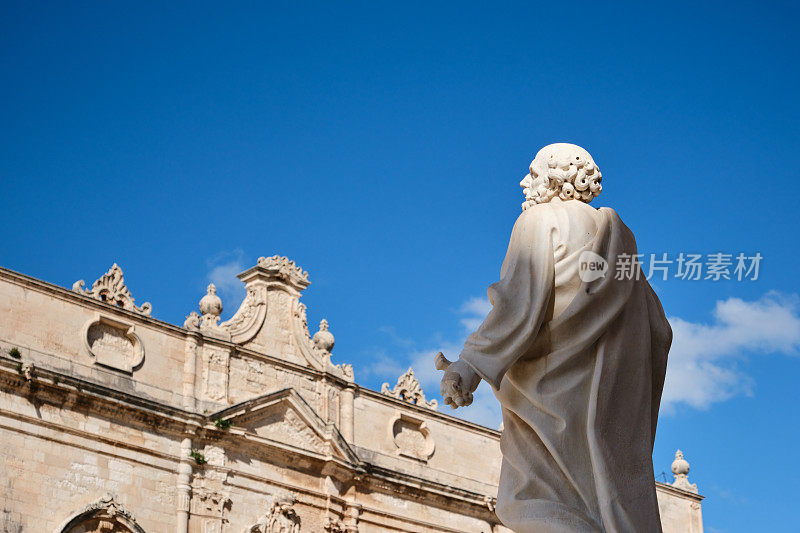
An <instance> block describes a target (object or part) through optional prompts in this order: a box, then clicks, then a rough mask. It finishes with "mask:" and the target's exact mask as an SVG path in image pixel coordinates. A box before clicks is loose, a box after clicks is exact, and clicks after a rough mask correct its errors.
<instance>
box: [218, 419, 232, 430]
mask: <svg viewBox="0 0 800 533" xmlns="http://www.w3.org/2000/svg"><path fill="white" fill-rule="evenodd" d="M214 425H215V426H217V427H218V428H219V429H221V430H226V429H228V428H229V427H231V426H232V425H233V422H232V421H231V420H223V419H222V418H217V419H216V420H214Z"/></svg>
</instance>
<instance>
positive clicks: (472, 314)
mask: <svg viewBox="0 0 800 533" xmlns="http://www.w3.org/2000/svg"><path fill="white" fill-rule="evenodd" d="M491 310H492V304H491V303H490V302H489V299H488V298H477V297H472V298H470V299H469V300H467V301H466V302H464V304H463V305H462V306H461V313H462V314H465V315H467V316H465V317H464V318H462V319H461V325H462V326H464V329H466V330H468V331H469V332H470V333H472V332H473V331H475V330H476V329H478V326H480V325H481V322H483V319H484V318H486V315H488V314H489V311H491Z"/></svg>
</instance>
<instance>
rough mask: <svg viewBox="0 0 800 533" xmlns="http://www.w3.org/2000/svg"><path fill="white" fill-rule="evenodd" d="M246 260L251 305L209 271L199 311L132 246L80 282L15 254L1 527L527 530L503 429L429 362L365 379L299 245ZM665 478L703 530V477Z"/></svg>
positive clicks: (5, 283) (4, 345) (7, 331)
mask: <svg viewBox="0 0 800 533" xmlns="http://www.w3.org/2000/svg"><path fill="white" fill-rule="evenodd" d="M239 277H240V279H242V281H243V282H244V283H245V284H246V288H247V297H246V299H245V301H244V302H243V303H242V304H241V307H240V309H239V311H238V312H237V313H236V314H235V315H234V317H233V318H232V319H231V320H229V321H227V322H220V320H219V312H220V311H221V308H222V304H221V302H218V297H216V295H215V294H214V291H213V290H212V289H211V288H209V291H208V295H206V296H205V297H204V298H203V300H202V301H201V304H200V311H201V313H202V315H199V314H192V315H190V316H189V317H188V318H187V321H186V323H185V324H184V325H183V327H179V326H176V325H172V324H168V323H165V322H162V321H159V320H157V319H155V318H153V317H152V316H150V315H149V314H148V313H149V312H150V309H149V306H146V305H142V306H137V305H134V304H133V299H132V297H131V296H130V291H129V290H128V288H127V287H125V285H124V283H122V274H121V269H119V267H116V266H115V267H114V268H112V270H111V271H109V273H108V274H106V275H105V276H104V277H103V278H101V279H100V280H98V282H97V283H95V284H93V287H92V288H91V289H86V288H81V287H80V286H78V287H77V288H76V289H75V290H70V289H66V288H61V287H56V286H53V285H51V284H48V283H45V282H42V281H39V280H35V279H32V278H29V277H26V276H24V275H21V274H17V273H14V272H10V271H8V270H5V269H2V268H0V468H2V470H1V471H0V509H2V510H3V511H2V512H3V514H2V515H0V530H2V531H10V532H15V533H18V532H23V531H25V532H27V531H36V532H37V533H38V532H49V531H53V532H57V533H61V532H70V533H73V532H76V531H81V532H90V531H104V530H107V529H108V528H109V527H124V528H127V530H130V531H135V532H137V533H140V532H141V531H147V532H167V531H177V532H178V533H189V532H192V533H194V532H196V533H215V532H216V533H223V532H236V533H241V532H242V531H245V530H246V531H251V530H253V531H259V532H261V533H266V532H267V531H270V532H273V531H274V529H269V528H270V527H273V528H274V527H275V526H274V524H275V523H276V521H277V522H280V523H282V524H284V525H286V524H289V525H288V526H287V527H290V528H291V527H293V526H291V524H300V525H301V529H300V531H325V532H329V533H344V532H349V533H356V532H389V531H402V532H450V533H456V532H457V533H465V532H466V533H478V532H485V533H490V532H491V533H498V532H504V531H507V530H505V529H504V528H502V527H501V526H499V525H498V521H497V518H496V516H495V515H494V512H493V510H494V496H495V494H496V487H497V482H498V476H499V471H500V460H501V455H500V449H499V436H500V433H499V432H497V431H495V430H493V429H489V428H484V427H481V426H478V425H475V424H472V423H469V422H465V421H463V420H459V419H457V418H454V417H452V416H449V415H448V414H445V413H442V412H439V411H438V410H437V409H436V408H435V407H436V406H435V404H434V403H433V402H429V401H428V400H426V399H425V397H424V393H423V391H422V390H421V387H419V383H418V382H417V381H416V378H414V376H413V372H411V371H409V372H408V373H407V374H406V375H404V376H402V377H401V379H400V380H399V381H398V385H397V386H395V387H394V389H391V390H389V389H388V388H387V389H385V390H383V391H382V392H377V391H372V390H369V389H365V388H363V387H360V386H359V385H358V384H357V383H356V382H355V376H354V374H353V370H352V367H350V366H349V365H346V364H334V362H333V361H332V359H333V356H332V353H331V350H332V349H333V344H334V341H333V336H332V334H331V333H330V332H329V331H328V325H327V323H326V322H325V323H323V324H321V325H320V328H319V331H318V332H316V333H315V334H314V335H311V333H310V331H309V328H308V324H307V322H306V315H305V307H304V306H303V304H302V303H301V301H300V295H301V292H302V290H303V289H304V288H305V286H307V285H308V279H307V275H306V274H305V273H304V272H302V271H301V270H299V268H298V267H296V265H294V264H293V263H291V262H290V261H288V260H286V259H285V258H269V259H263V261H262V260H259V263H258V265H256V266H255V267H253V268H251V269H248V270H247V271H245V272H243V273H242V274H241V275H240V276H239ZM101 282H102V283H101ZM103 291H105V292H103ZM217 304H219V305H217ZM215 313H216V314H215ZM657 490H658V496H659V504H660V508H661V513H662V521H663V522H664V530H665V532H666V533H672V532H676V533H677V532H678V531H681V532H684V531H689V532H691V533H699V532H701V531H702V518H701V515H700V503H699V502H700V499H701V497H699V496H697V495H696V494H692V493H691V492H687V491H685V490H680V489H678V488H675V487H673V486H670V485H664V484H657ZM78 523H80V525H79V526H77V527H78V529H71V528H72V526H74V525H75V524H78ZM270 523H272V524H273V525H272V526H270V525H269V524H270ZM70 524H72V525H70ZM103 528H105V529H103ZM253 528H255V529H253ZM290 530H291V529H290Z"/></svg>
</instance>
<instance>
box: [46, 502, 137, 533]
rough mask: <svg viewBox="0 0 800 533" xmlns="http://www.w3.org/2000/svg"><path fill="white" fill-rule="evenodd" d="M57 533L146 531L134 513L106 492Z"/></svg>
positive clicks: (57, 530) (68, 521)
mask: <svg viewBox="0 0 800 533" xmlns="http://www.w3.org/2000/svg"><path fill="white" fill-rule="evenodd" d="M56 533H145V531H144V529H142V527H141V526H140V525H139V524H138V523H137V522H136V519H135V518H134V516H133V514H132V513H131V512H130V511H128V510H127V509H126V508H125V507H124V506H122V505H121V504H120V503H118V502H117V499H116V497H115V496H113V495H112V494H106V495H105V496H103V497H102V498H100V499H99V500H97V501H94V502H92V503H90V504H89V505H87V506H86V507H84V508H83V509H82V510H80V511H79V512H77V513H75V514H74V515H72V517H70V518H69V519H67V521H66V522H64V523H63V524H62V525H61V526H59V527H58V528H57V529H56Z"/></svg>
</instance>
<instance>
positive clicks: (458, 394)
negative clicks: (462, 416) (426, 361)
mask: <svg viewBox="0 0 800 533" xmlns="http://www.w3.org/2000/svg"><path fill="white" fill-rule="evenodd" d="M436 368H437V369H439V370H444V376H442V397H443V398H444V403H445V405H449V406H450V407H452V408H453V409H456V408H458V407H461V406H467V405H470V404H471V403H472V393H473V392H475V389H477V388H478V384H479V383H480V382H481V378H480V376H478V374H476V373H475V371H474V370H473V369H472V367H471V366H470V365H469V364H468V363H466V362H465V361H462V360H460V359H459V360H458V361H456V362H455V363H450V362H449V361H447V359H446V358H445V357H444V355H442V354H441V353H439V354H438V355H437V356H436Z"/></svg>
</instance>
